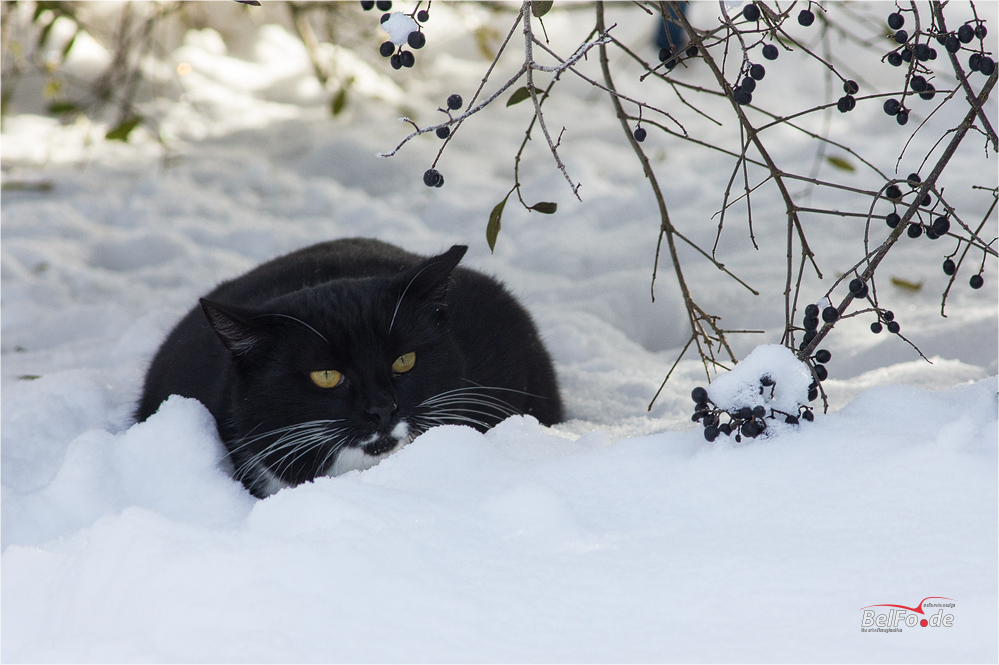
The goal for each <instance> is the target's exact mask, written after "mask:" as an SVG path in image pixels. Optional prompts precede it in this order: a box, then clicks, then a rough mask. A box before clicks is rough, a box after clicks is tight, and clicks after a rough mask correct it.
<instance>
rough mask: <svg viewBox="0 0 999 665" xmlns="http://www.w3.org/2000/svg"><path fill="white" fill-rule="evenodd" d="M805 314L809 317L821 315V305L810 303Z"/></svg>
mask: <svg viewBox="0 0 999 665" xmlns="http://www.w3.org/2000/svg"><path fill="white" fill-rule="evenodd" d="M805 316H807V317H809V318H818V317H819V306H818V305H809V306H808V307H806V308H805Z"/></svg>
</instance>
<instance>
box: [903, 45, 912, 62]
mask: <svg viewBox="0 0 999 665" xmlns="http://www.w3.org/2000/svg"><path fill="white" fill-rule="evenodd" d="M901 55H902V62H912V51H911V50H910V49H907V48H906V49H902V53H901Z"/></svg>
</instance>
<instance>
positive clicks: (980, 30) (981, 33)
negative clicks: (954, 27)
mask: <svg viewBox="0 0 999 665" xmlns="http://www.w3.org/2000/svg"><path fill="white" fill-rule="evenodd" d="M987 34H989V30H988V28H986V27H985V25H983V24H982V23H979V24H978V25H977V26H976V27H975V37H978V38H979V39H985V35H987Z"/></svg>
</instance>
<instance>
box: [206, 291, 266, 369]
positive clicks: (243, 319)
mask: <svg viewBox="0 0 999 665" xmlns="http://www.w3.org/2000/svg"><path fill="white" fill-rule="evenodd" d="M201 310H202V311H203V312H204V313H205V318H206V319H208V323H209V325H211V327H212V329H213V330H214V331H215V334H216V335H218V336H219V339H220V340H222V343H223V344H225V346H226V348H227V349H229V350H230V351H232V354H233V356H235V357H237V358H238V357H240V356H245V355H246V354H247V353H249V351H250V350H251V349H253V348H254V347H256V346H257V345H258V344H259V343H260V342H261V341H262V340H263V336H262V335H261V334H260V330H259V329H258V328H257V327H256V326H254V325H252V324H251V323H250V319H251V318H252V314H251V313H250V312H248V311H246V310H243V309H241V308H237V307H233V306H231V305H222V304H221V303H217V302H213V301H211V300H208V299H207V298H202V299H201Z"/></svg>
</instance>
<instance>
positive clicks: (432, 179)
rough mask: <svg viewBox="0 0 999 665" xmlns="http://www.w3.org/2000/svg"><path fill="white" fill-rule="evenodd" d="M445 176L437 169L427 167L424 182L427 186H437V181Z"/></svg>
mask: <svg viewBox="0 0 999 665" xmlns="http://www.w3.org/2000/svg"><path fill="white" fill-rule="evenodd" d="M442 179H443V176H442V175H441V174H440V171H438V170H437V169H427V170H426V171H425V172H424V173H423V184H424V185H426V186H427V187H436V186H437V182H438V181H440V180H442Z"/></svg>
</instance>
